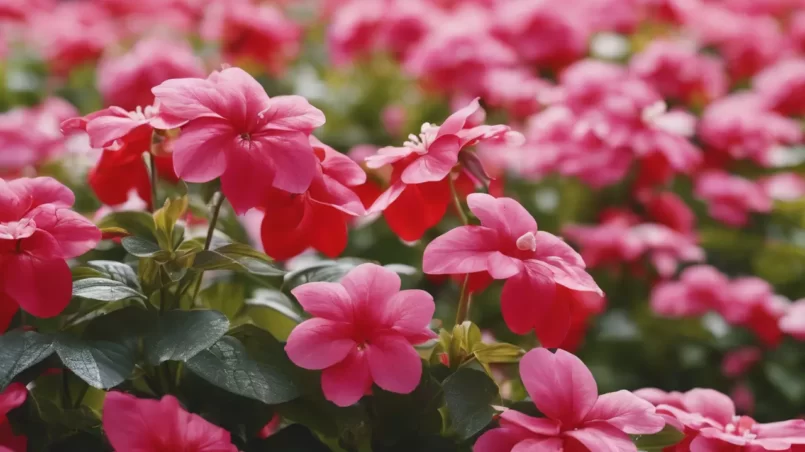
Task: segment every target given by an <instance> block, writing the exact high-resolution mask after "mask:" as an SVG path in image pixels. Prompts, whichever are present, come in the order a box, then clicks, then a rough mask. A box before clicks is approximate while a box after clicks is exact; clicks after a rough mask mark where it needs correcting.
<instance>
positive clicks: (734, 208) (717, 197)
mask: <svg viewBox="0 0 805 452" xmlns="http://www.w3.org/2000/svg"><path fill="white" fill-rule="evenodd" d="M694 191H695V193H696V196H697V197H698V198H699V199H702V200H704V201H705V202H706V203H707V204H708V212H709V213H710V216H711V217H713V218H715V219H716V220H719V221H721V222H722V223H724V224H726V225H728V226H734V227H740V226H744V225H746V223H747V222H748V221H749V213H750V212H760V213H767V212H770V211H771V208H772V199H771V198H770V197H769V196H768V195H767V194H766V193H765V192H764V191H763V189H762V188H761V187H760V185H758V184H757V183H756V182H753V181H750V180H748V179H744V178H742V177H740V176H735V175H731V174H728V173H726V172H723V171H708V172H706V173H702V174H700V175H699V176H698V177H697V179H696V185H695V188H694Z"/></svg>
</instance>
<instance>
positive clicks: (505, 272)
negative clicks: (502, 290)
mask: <svg viewBox="0 0 805 452" xmlns="http://www.w3.org/2000/svg"><path fill="white" fill-rule="evenodd" d="M486 268H487V271H488V272H489V274H490V275H492V277H493V278H495V279H508V278H511V277H512V276H514V275H516V274H518V273H520V272H521V271H523V261H521V260H520V259H515V258H513V257H509V256H506V255H505V254H503V253H501V252H499V251H496V252H493V253H492V254H490V255H489V257H488V258H487V260H486Z"/></svg>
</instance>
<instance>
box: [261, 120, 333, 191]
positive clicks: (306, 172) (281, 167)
mask: <svg viewBox="0 0 805 452" xmlns="http://www.w3.org/2000/svg"><path fill="white" fill-rule="evenodd" d="M257 141H259V142H260V143H261V144H262V147H261V148H262V149H261V150H262V152H266V153H267V154H262V152H261V153H260V154H257V155H253V156H251V157H252V158H253V159H265V158H266V157H268V158H269V159H270V160H271V162H272V163H273V165H274V174H273V176H274V180H273V182H272V185H273V186H274V187H276V188H279V189H280V190H285V191H288V192H291V193H304V192H305V191H307V189H308V187H310V183H311V182H312V181H313V177H314V176H315V175H316V173H317V171H318V166H319V160H318V159H317V158H316V156H315V155H314V154H313V148H312V147H311V146H310V142H309V141H308V138H307V136H306V135H305V134H303V133H300V132H286V131H279V130H277V131H270V132H269V134H268V135H260V137H259V138H258V139H257ZM258 176H259V174H258ZM262 176H263V177H265V175H262Z"/></svg>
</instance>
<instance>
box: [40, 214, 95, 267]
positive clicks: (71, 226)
mask: <svg viewBox="0 0 805 452" xmlns="http://www.w3.org/2000/svg"><path fill="white" fill-rule="evenodd" d="M27 217H28V218H31V219H32V220H33V221H34V222H35V223H36V227H37V229H39V230H42V231H45V232H47V233H48V234H50V236H51V237H53V238H54V239H55V240H56V242H57V243H58V249H60V250H61V253H60V254H61V256H62V257H63V258H65V259H72V258H74V257H78V256H81V255H82V254H84V253H86V252H87V251H90V250H91V249H93V248H95V246H96V245H97V244H98V242H100V241H101V231H100V230H99V229H98V227H97V226H95V224H93V223H92V222H91V221H90V220H89V219H87V218H85V217H83V216H81V215H80V214H78V213H76V212H74V211H72V210H70V209H67V208H64V207H56V206H55V205H53V204H43V205H41V206H39V207H37V208H36V209H34V210H32V211H31V212H29V213H28V215H27Z"/></svg>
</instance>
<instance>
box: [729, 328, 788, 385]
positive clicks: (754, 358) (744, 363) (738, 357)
mask: <svg viewBox="0 0 805 452" xmlns="http://www.w3.org/2000/svg"><path fill="white" fill-rule="evenodd" d="M781 321H782V319H781ZM762 357H763V351H762V350H761V349H760V348H758V347H741V348H738V349H735V350H731V351H729V352H727V353H726V354H725V355H724V360H723V361H721V373H722V374H724V376H725V377H729V378H738V377H740V376H742V375H744V374H745V373H746V372H748V371H749V369H751V368H752V366H754V365H755V364H756V363H757V362H758V361H760V359H761V358H762Z"/></svg>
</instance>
